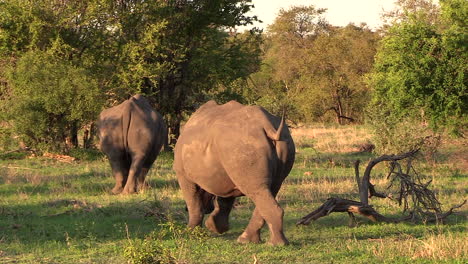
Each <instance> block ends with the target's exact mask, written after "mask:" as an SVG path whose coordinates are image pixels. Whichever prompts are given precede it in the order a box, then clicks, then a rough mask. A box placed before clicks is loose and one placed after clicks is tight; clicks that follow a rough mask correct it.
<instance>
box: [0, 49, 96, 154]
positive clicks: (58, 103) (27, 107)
mask: <svg viewBox="0 0 468 264" xmlns="http://www.w3.org/2000/svg"><path fill="white" fill-rule="evenodd" d="M8 82H9V89H10V91H9V92H10V95H9V97H8V100H6V101H5V102H4V105H3V109H4V111H5V113H6V115H7V120H9V121H10V122H11V123H12V124H13V126H14V129H15V132H16V134H18V135H20V139H21V141H22V142H24V143H25V144H26V145H27V146H30V147H33V148H38V149H41V150H56V151H57V150H63V149H64V148H65V146H64V144H65V143H66V139H67V137H71V136H72V135H71V134H70V131H71V130H72V127H71V126H74V127H75V129H76V128H78V127H81V126H82V125H84V124H86V123H87V122H90V121H92V120H94V119H95V118H96V116H97V113H98V112H99V110H100V108H99V106H100V102H99V100H100V91H99V90H98V86H97V83H96V81H95V80H93V79H92V78H90V75H89V74H87V72H86V70H84V69H83V68H78V67H75V66H73V65H71V64H70V62H68V61H66V60H63V59H62V58H59V57H57V56H56V55H54V54H50V53H47V52H43V51H30V52H27V53H25V54H24V55H23V56H22V57H21V58H20V59H19V60H18V61H17V64H16V67H15V68H13V69H11V70H10V71H9V73H8ZM32 124H34V125H32Z"/></svg>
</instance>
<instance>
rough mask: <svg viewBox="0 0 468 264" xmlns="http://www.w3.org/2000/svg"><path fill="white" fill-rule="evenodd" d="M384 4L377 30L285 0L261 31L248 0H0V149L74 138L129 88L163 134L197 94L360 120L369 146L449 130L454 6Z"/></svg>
mask: <svg viewBox="0 0 468 264" xmlns="http://www.w3.org/2000/svg"><path fill="white" fill-rule="evenodd" d="M398 6H399V9H398V10H397V11H395V12H393V13H389V14H387V18H388V21H389V22H388V24H387V25H386V26H385V27H383V28H382V29H379V30H377V31H374V30H371V29H370V28H369V27H367V26H366V25H365V24H362V25H353V24H350V25H348V26H346V27H335V26H331V25H330V24H329V23H328V22H327V21H326V20H325V19H324V18H323V14H324V12H326V10H323V9H318V8H315V7H314V6H297V7H292V8H291V9H289V10H282V11H280V13H279V15H278V17H277V18H276V20H275V21H274V23H273V24H272V25H270V26H269V27H268V30H267V31H266V32H261V31H259V30H257V29H253V30H250V31H246V32H242V33H239V32H237V31H236V30H235V28H236V27H237V26H242V25H249V24H251V23H252V22H253V21H256V20H257V18H256V17H250V16H248V15H247V13H248V11H249V10H250V9H251V8H252V3H251V1H247V0H202V1H189V0H177V1H143V0H119V1H111V0H87V1H63V0H60V1H58V0H39V1H28V0H9V1H0V110H1V111H0V112H1V114H0V121H1V123H0V138H1V139H2V142H3V143H4V144H2V146H0V148H3V150H6V149H8V148H10V147H12V145H14V144H13V143H11V142H12V140H11V139H12V138H16V140H17V141H20V142H23V143H24V144H25V145H26V146H28V147H31V148H34V149H37V150H54V151H59V152H63V151H67V150H69V149H70V148H73V147H79V146H84V147H87V146H89V145H90V144H89V141H90V140H92V135H93V127H94V125H93V122H94V120H96V118H97V115H98V113H99V112H100V111H101V110H102V109H104V108H106V107H109V106H111V105H115V104H117V103H120V102H121V101H123V100H124V99H127V98H128V97H129V96H131V95H133V94H135V93H142V94H144V95H146V96H147V97H148V98H149V99H150V100H151V101H152V103H153V105H154V106H155V108H156V109H157V110H158V111H159V112H160V113H162V114H163V115H164V117H165V120H166V123H167V125H168V127H169V129H170V134H171V136H170V138H169V141H168V145H169V146H170V145H171V144H173V143H174V142H175V140H176V139H177V137H178V135H179V131H180V125H181V122H183V120H185V119H186V118H187V116H189V115H190V114H191V113H192V112H193V111H194V110H195V109H196V108H197V107H198V106H199V105H201V104H203V103H204V102H206V101H207V100H209V99H215V100H216V101H218V102H219V103H223V102H226V101H229V100H232V99H235V100H238V101H240V102H242V103H248V104H260V105H262V106H264V107H266V108H267V109H268V110H270V111H272V112H273V113H276V114H280V113H281V111H282V110H283V109H287V113H288V118H289V119H290V120H291V121H292V122H296V123H297V122H315V121H320V122H336V123H338V124H348V123H363V122H365V121H366V120H367V121H369V124H371V125H372V126H373V127H374V128H375V130H376V132H377V134H378V135H379V138H378V139H376V140H377V142H375V143H376V144H377V145H378V147H379V148H378V149H379V150H381V151H385V150H395V149H397V150H401V149H404V148H408V140H406V139H407V138H411V140H409V141H414V138H415V137H416V138H419V139H423V138H425V137H426V136H428V135H432V134H434V133H435V132H438V131H442V130H445V129H450V130H451V131H453V132H455V134H456V133H458V134H459V135H460V134H461V133H463V132H462V130H463V127H466V125H467V115H466V113H467V103H468V98H467V91H466V83H467V81H466V76H465V74H466V66H465V65H467V50H466V49H467V46H468V45H467V25H466V21H468V20H467V16H468V15H467V14H468V11H467V9H468V4H467V2H466V1H463V0H441V1H439V5H435V4H433V2H432V1H430V0H399V1H398ZM79 135H83V140H82V142H83V143H82V144H79V142H80V141H79V140H78V139H79V138H78V136H79ZM395 146H396V147H395Z"/></svg>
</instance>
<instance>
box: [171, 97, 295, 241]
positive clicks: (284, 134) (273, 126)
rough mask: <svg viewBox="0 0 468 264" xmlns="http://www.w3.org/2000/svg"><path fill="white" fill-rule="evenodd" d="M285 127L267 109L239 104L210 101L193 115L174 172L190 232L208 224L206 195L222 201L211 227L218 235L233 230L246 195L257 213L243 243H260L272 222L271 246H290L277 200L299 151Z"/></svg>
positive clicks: (179, 144)
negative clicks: (238, 200) (238, 201)
mask: <svg viewBox="0 0 468 264" xmlns="http://www.w3.org/2000/svg"><path fill="white" fill-rule="evenodd" d="M281 123H282V122H281V119H280V118H278V117H275V116H273V115H271V114H270V113H268V112H267V111H266V110H265V109H263V108H261V107H257V106H243V105H241V104H239V103H237V102H235V101H231V102H229V103H227V104H224V105H218V104H216V103H215V102H214V101H209V102H207V103H206V104H204V105H203V106H201V107H200V109H198V110H197V111H196V112H195V113H194V114H193V115H192V117H191V118H190V119H189V121H188V122H187V124H186V125H185V127H184V130H183V132H182V134H181V136H180V137H179V139H178V141H177V144H176V147H175V150H174V151H175V157H174V170H175V171H176V174H177V179H178V181H179V185H180V187H181V189H182V192H183V196H184V199H185V202H186V204H187V208H188V211H189V223H188V225H189V226H190V227H195V226H199V225H201V223H202V221H203V217H204V214H203V212H204V211H205V209H206V206H207V205H208V204H209V203H208V204H207V203H206V201H207V199H206V193H205V192H208V193H210V194H213V195H215V196H216V197H215V199H214V206H215V208H214V210H213V212H212V213H211V214H210V216H209V217H208V219H207V220H206V222H205V225H206V226H207V227H208V228H209V229H210V230H212V231H214V232H216V233H223V232H226V231H227V230H228V229H229V221H228V220H229V213H230V211H231V209H232V205H233V203H234V200H235V197H238V196H242V195H246V196H247V197H249V198H250V199H252V201H253V202H254V204H255V210H254V212H253V215H252V218H251V219H250V222H249V224H248V226H247V228H246V229H245V231H244V232H243V233H242V234H241V235H240V236H239V238H238V242H241V243H247V242H254V243H259V242H260V229H261V228H262V227H263V225H264V224H265V221H266V223H267V224H268V227H269V229H270V234H271V235H270V241H269V243H271V244H273V245H284V244H288V240H287V239H286V237H285V236H284V233H283V209H282V208H281V207H280V206H279V204H278V203H277V201H276V199H275V197H276V194H277V193H278V191H279V189H280V187H281V184H282V183H283V180H284V179H285V178H286V176H287V175H288V174H289V172H290V171H291V168H292V166H293V163H294V158H295V146H294V142H293V139H292V137H291V134H290V132H289V130H288V128H287V126H283V125H282V124H281ZM280 127H281V128H282V129H281V130H279V128H280ZM277 130H279V133H277V132H278V131H277ZM278 137H279V140H277V139H278Z"/></svg>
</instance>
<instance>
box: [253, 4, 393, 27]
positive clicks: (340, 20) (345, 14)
mask: <svg viewBox="0 0 468 264" xmlns="http://www.w3.org/2000/svg"><path fill="white" fill-rule="evenodd" d="M394 2H395V0H253V1H252V3H253V4H254V6H255V8H254V9H253V10H252V11H251V12H250V13H248V14H249V15H256V16H258V18H259V19H260V20H262V21H263V23H262V24H255V26H257V27H259V28H263V29H265V30H266V27H267V25H269V24H272V23H273V21H274V19H275V18H276V16H277V15H278V13H279V11H280V9H281V8H284V9H286V10H287V9H288V8H289V7H290V6H294V5H305V6H309V5H314V6H315V7H316V8H326V9H327V11H326V13H325V18H326V19H327V20H328V22H329V23H330V24H332V25H334V26H346V25H347V24H349V23H350V22H353V23H355V24H357V25H359V24H360V23H361V22H365V23H366V24H367V25H368V26H369V27H370V28H373V29H376V28H378V27H379V26H381V25H382V22H381V18H380V15H381V14H382V12H383V10H385V11H390V10H393V9H394V7H395V5H394Z"/></svg>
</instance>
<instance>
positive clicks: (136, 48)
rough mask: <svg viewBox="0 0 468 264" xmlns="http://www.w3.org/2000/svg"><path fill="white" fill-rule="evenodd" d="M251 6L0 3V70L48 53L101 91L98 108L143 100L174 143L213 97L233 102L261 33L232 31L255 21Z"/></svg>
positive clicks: (228, 0) (237, 1)
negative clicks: (184, 125)
mask: <svg viewBox="0 0 468 264" xmlns="http://www.w3.org/2000/svg"><path fill="white" fill-rule="evenodd" d="M250 2H251V1H248V0H216V1H212V0H209V1H208V0H204V1H189V0H183V1H172V0H171V1H143V0H137V1H133V0H124V1H108V0H104V1H102V0H87V1H78V2H76V1H75V2H73V3H72V2H69V1H55V0H40V1H35V2H34V3H33V2H31V1H26V0H13V1H6V2H5V1H2V2H0V65H9V66H11V67H13V68H15V67H16V65H15V61H16V60H17V59H20V58H21V57H23V56H25V55H26V54H28V52H36V51H43V52H46V53H49V54H50V53H53V54H55V55H56V56H57V57H60V58H61V59H62V60H63V61H64V62H63V65H67V64H69V65H72V66H73V67H77V68H79V69H82V70H83V71H84V72H85V75H86V78H88V79H90V80H92V82H93V85H95V86H96V87H99V89H100V90H101V94H100V96H99V97H100V98H103V99H105V101H102V102H96V103H97V104H96V106H97V107H98V108H100V109H102V108H104V107H108V106H112V105H115V104H117V103H120V102H122V101H123V100H125V99H127V98H128V97H129V96H132V95H134V94H135V93H142V94H144V95H146V96H148V97H149V98H150V101H151V102H152V103H153V104H154V106H155V108H156V109H157V110H158V111H159V112H161V113H162V114H163V115H164V117H165V120H166V122H167V123H168V127H169V129H170V132H171V134H173V135H171V139H175V138H177V137H178V134H179V129H180V122H181V121H182V119H183V117H184V116H185V115H186V114H190V113H191V112H192V111H194V109H195V108H196V107H197V106H198V105H199V104H200V102H202V101H206V100H207V99H209V98H216V97H217V94H218V93H219V94H221V93H224V96H223V97H226V96H225V95H229V94H230V95H229V96H228V97H232V98H239V97H240V95H239V94H238V89H237V88H236V89H231V88H232V87H235V86H236V84H234V83H237V82H238V81H245V79H246V78H247V76H248V75H249V74H250V73H251V72H253V71H255V70H256V68H257V65H258V64H259V57H258V53H259V49H258V45H259V32H258V31H256V30H252V31H250V32H246V33H243V34H238V33H236V32H235V31H233V29H234V27H235V26H239V25H247V24H251V23H252V21H255V20H256V17H250V16H247V15H245V14H246V13H247V12H248V11H249V10H250V8H251V7H252V5H251V3H250ZM64 67H65V66H64ZM63 71H66V69H64V70H63ZM4 76H5V72H4V71H3V69H0V85H2V87H4V88H2V90H3V91H2V92H1V93H2V97H4V99H5V101H15V100H16V99H14V98H13V97H11V96H9V95H10V91H9V90H10V89H13V88H11V87H10V86H12V85H13V84H12V83H10V80H6V79H5V77H4ZM226 91H227V92H226ZM91 93H92V92H91ZM76 99H79V98H76ZM52 101H53V100H52ZM4 106H5V105H4ZM12 124H13V125H15V123H12ZM67 125H69V126H71V124H69V123H68V124H67ZM78 129H80V128H78ZM75 130H76V129H75ZM70 133H71V134H74V137H75V138H76V134H77V132H76V131H70ZM37 140H42V141H48V140H46V139H37ZM37 140H36V141H37ZM170 143H171V144H173V143H174V141H173V140H172V142H170ZM75 146H76V144H75Z"/></svg>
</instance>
